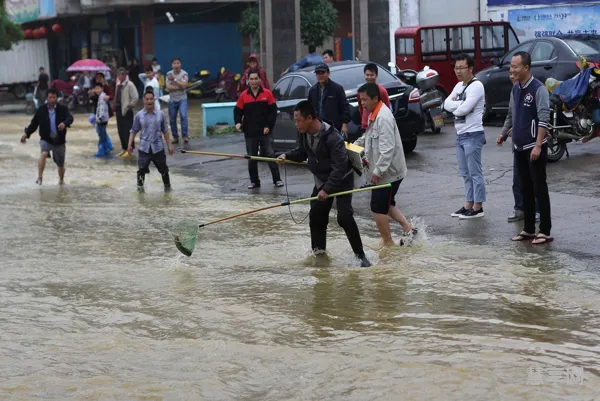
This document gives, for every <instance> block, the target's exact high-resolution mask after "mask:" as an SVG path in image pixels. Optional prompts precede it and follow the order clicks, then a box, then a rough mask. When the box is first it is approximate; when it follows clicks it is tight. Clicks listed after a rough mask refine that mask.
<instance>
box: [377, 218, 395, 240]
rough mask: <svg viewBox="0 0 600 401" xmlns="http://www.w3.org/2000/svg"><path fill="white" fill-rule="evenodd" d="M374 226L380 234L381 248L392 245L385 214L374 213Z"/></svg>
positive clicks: (388, 223)
mask: <svg viewBox="0 0 600 401" xmlns="http://www.w3.org/2000/svg"><path fill="white" fill-rule="evenodd" d="M375 224H376V225H377V229H378V230H379V234H381V241H382V242H383V246H390V245H394V241H393V240H392V233H391V230H390V218H389V216H388V215H387V214H381V213H375Z"/></svg>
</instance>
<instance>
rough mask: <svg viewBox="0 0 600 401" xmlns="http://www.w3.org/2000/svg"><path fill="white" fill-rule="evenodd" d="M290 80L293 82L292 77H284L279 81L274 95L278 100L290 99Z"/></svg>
mask: <svg viewBox="0 0 600 401" xmlns="http://www.w3.org/2000/svg"><path fill="white" fill-rule="evenodd" d="M290 82H292V78H291V77H287V78H283V79H282V80H281V81H279V82H277V85H275V88H274V89H273V96H274V97H275V99H276V100H289V99H290V98H289V92H288V90H287V89H288V87H289V86H290Z"/></svg>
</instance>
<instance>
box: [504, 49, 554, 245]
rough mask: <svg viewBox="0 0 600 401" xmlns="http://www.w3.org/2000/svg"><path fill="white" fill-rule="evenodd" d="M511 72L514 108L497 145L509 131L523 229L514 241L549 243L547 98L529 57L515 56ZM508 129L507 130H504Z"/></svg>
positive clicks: (550, 225)
mask: <svg viewBox="0 0 600 401" xmlns="http://www.w3.org/2000/svg"><path fill="white" fill-rule="evenodd" d="M510 72H511V74H512V75H513V77H514V78H515V79H516V80H517V81H518V83H517V84H516V85H515V86H513V89H512V92H511V94H510V97H511V98H510V102H511V104H512V105H513V109H512V116H510V117H509V118H510V121H509V120H508V119H507V121H506V122H505V125H504V126H505V129H504V130H503V135H501V136H500V137H499V138H498V140H497V143H498V144H499V145H500V144H502V142H504V141H505V140H506V137H507V136H508V129H510V128H512V141H513V147H514V159H515V160H514V162H515V167H516V168H517V170H518V174H519V181H520V183H521V191H522V195H523V212H524V213H525V216H524V217H525V227H524V228H523V231H521V233H520V234H519V235H517V236H516V237H513V239H512V240H513V241H523V240H525V239H528V238H535V239H534V240H533V243H534V244H545V243H548V242H550V241H552V237H551V236H550V230H551V229H552V221H551V217H550V195H549V194H548V184H547V182H546V164H547V162H548V144H547V141H548V139H547V134H548V127H549V121H550V95H549V94H548V90H547V89H546V87H545V86H544V84H543V83H542V82H540V81H539V80H537V79H535V78H534V77H533V75H531V56H530V55H529V53H526V52H517V53H515V54H514V56H513V58H512V60H511V63H510ZM507 127H508V129H506V128H507ZM536 201H537V203H538V205H539V209H540V230H539V233H538V234H537V235H535V206H536Z"/></svg>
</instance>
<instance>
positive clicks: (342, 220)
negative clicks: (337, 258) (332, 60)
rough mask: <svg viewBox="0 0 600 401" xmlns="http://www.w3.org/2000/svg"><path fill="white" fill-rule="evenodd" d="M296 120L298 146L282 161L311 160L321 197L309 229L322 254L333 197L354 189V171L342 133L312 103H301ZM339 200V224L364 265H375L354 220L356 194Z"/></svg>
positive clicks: (312, 211)
mask: <svg viewBox="0 0 600 401" xmlns="http://www.w3.org/2000/svg"><path fill="white" fill-rule="evenodd" d="M294 120H295V121H296V128H298V131H299V132H300V135H299V137H298V147H297V148H296V149H294V150H291V151H289V152H287V153H284V154H282V155H281V156H279V159H280V161H281V162H282V161H283V160H285V159H289V160H293V161H297V162H303V161H305V160H307V161H308V169H309V170H310V172H311V173H313V175H314V179H315V186H314V188H313V192H312V195H311V197H314V196H317V197H318V200H316V201H311V202H310V215H309V226H310V239H311V245H312V250H313V252H315V253H316V254H319V253H323V252H325V249H326V244H327V225H328V224H329V212H330V211H331V207H332V206H333V198H330V197H329V195H330V194H332V193H335V192H341V191H349V190H352V189H353V188H354V170H353V169H352V163H351V162H350V159H349V158H348V152H347V151H346V145H345V143H344V140H343V139H342V137H341V136H340V134H339V132H338V131H337V130H336V129H335V128H334V127H333V126H331V125H330V124H328V123H327V122H325V121H322V120H320V119H318V118H317V117H316V112H315V108H314V107H313V105H312V104H311V103H309V102H308V101H306V100H303V101H301V102H300V103H298V104H297V105H296V108H295V109H294ZM336 200H337V221H338V224H339V225H340V227H342V228H343V229H344V231H345V233H346V237H348V241H349V242H350V246H351V247H352V250H353V251H354V254H355V255H356V257H357V258H358V259H359V260H360V264H361V266H362V267H369V266H371V263H370V262H369V260H368V259H367V257H366V256H365V252H364V250H363V244H362V240H361V238H360V232H359V231H358V226H357V225H356V221H355V220H354V216H353V215H354V210H353V209H352V195H351V194H350V195H342V196H338V197H337V198H336Z"/></svg>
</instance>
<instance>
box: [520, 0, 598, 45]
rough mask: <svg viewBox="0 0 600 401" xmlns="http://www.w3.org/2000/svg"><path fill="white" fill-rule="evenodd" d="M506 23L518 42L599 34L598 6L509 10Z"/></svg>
mask: <svg viewBox="0 0 600 401" xmlns="http://www.w3.org/2000/svg"><path fill="white" fill-rule="evenodd" d="M508 22H510V24H511V25H512V27H513V29H514V30H515V33H516V34H517V36H518V37H519V40H521V41H523V40H526V39H534V38H543V37H548V36H552V37H561V36H564V35H573V34H591V35H597V34H599V33H600V5H593V6H584V7H548V8H533V9H528V10H524V9H518V10H509V11H508Z"/></svg>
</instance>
